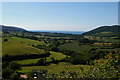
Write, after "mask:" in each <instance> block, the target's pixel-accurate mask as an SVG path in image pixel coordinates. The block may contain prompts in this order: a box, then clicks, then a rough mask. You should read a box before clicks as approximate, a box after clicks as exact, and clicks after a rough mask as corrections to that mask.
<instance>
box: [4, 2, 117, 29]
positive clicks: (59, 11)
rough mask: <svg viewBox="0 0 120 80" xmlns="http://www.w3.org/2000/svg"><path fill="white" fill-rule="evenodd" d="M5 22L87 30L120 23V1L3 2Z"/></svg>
mask: <svg viewBox="0 0 120 80" xmlns="http://www.w3.org/2000/svg"><path fill="white" fill-rule="evenodd" d="M2 24H4V25H10V26H11V25H12V26H18V27H21V28H24V29H27V30H56V31H88V30H91V29H94V28H96V27H99V26H102V25H115V24H118V3H117V2H4V3H2Z"/></svg>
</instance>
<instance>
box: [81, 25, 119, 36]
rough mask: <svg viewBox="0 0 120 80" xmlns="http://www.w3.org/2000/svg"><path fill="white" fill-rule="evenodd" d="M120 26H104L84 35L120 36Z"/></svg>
mask: <svg viewBox="0 0 120 80" xmlns="http://www.w3.org/2000/svg"><path fill="white" fill-rule="evenodd" d="M119 34H120V26H119V25H114V26H102V27H99V28H96V29H93V30H91V31H88V32H85V33H83V35H96V36H103V37H104V36H119Z"/></svg>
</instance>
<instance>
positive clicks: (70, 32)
mask: <svg viewBox="0 0 120 80" xmlns="http://www.w3.org/2000/svg"><path fill="white" fill-rule="evenodd" d="M29 31H32V32H50V33H64V34H76V35H77V34H82V33H84V31H38V30H29Z"/></svg>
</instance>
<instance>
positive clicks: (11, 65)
mask: <svg viewBox="0 0 120 80" xmlns="http://www.w3.org/2000/svg"><path fill="white" fill-rule="evenodd" d="M9 67H10V68H11V69H12V70H14V71H16V70H20V69H21V66H20V65H19V64H18V63H17V62H11V63H10V65H9Z"/></svg>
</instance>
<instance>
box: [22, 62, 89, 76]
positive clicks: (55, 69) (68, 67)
mask: <svg viewBox="0 0 120 80" xmlns="http://www.w3.org/2000/svg"><path fill="white" fill-rule="evenodd" d="M80 67H82V68H84V69H89V66H88V65H72V64H70V63H66V62H61V63H59V64H51V65H48V66H29V67H28V66H26V67H22V70H21V71H20V72H24V73H29V72H31V71H33V70H48V72H49V73H53V74H59V73H60V72H61V71H63V70H64V71H78V72H79V71H80Z"/></svg>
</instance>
